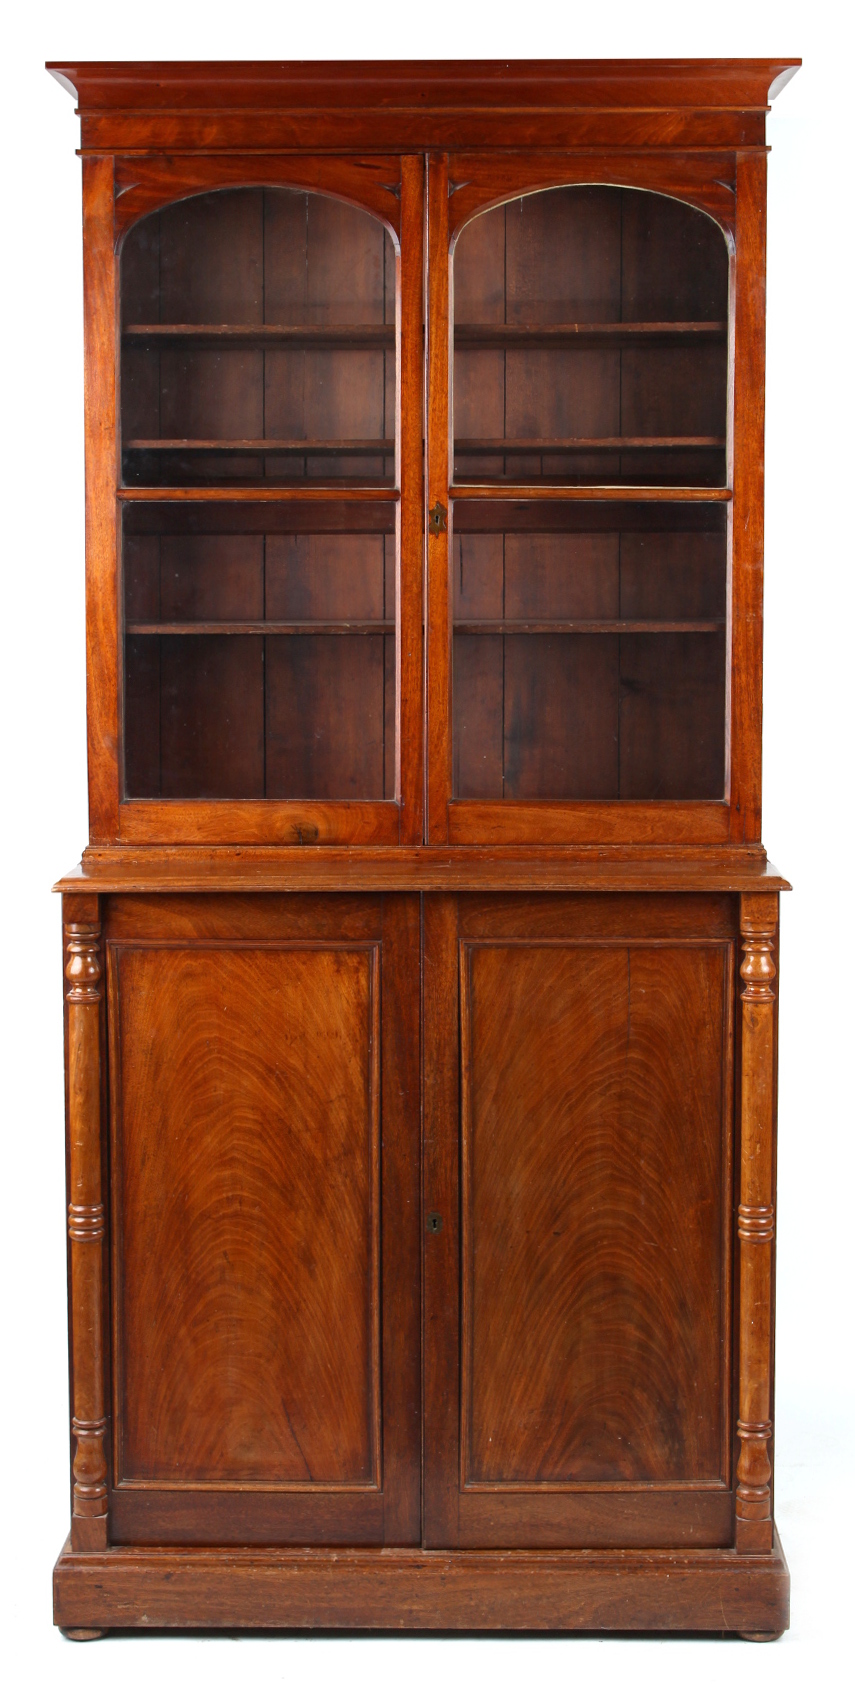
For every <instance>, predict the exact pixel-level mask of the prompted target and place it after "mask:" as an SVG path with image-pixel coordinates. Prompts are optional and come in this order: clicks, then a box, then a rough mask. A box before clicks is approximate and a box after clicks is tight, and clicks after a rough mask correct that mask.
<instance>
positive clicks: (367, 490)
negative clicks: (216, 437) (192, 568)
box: [116, 477, 401, 505]
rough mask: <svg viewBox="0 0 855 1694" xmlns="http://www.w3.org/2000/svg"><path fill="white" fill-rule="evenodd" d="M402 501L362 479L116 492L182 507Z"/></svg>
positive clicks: (384, 486)
mask: <svg viewBox="0 0 855 1694" xmlns="http://www.w3.org/2000/svg"><path fill="white" fill-rule="evenodd" d="M400 498H401V491H400V489H399V488H395V487H394V485H393V484H392V483H391V482H388V481H380V479H379V478H378V479H377V481H376V482H366V481H365V480H362V481H360V482H358V483H357V482H348V481H346V480H345V479H342V480H341V481H337V480H334V479H333V478H332V477H329V478H327V480H326V481H325V482H314V481H313V482H303V481H297V480H296V479H295V480H294V482H291V483H275V482H274V483H269V484H266V483H262V484H259V483H250V482H247V483H240V482H236V483H233V484H231V485H230V486H228V487H225V486H224V485H223V484H222V483H215V484H214V485H213V486H212V487H210V488H204V487H200V486H198V485H196V486H193V487H187V486H183V487H181V488H178V487H175V486H172V485H170V484H164V485H163V487H160V488H151V487H143V486H142V484H141V485H140V487H139V488H117V489H116V499H117V500H123V501H124V500H127V501H129V502H132V501H140V502H142V503H147V502H149V501H154V502H170V501H171V502H174V503H175V504H177V505H181V504H183V503H184V502H186V501H188V500H198V501H200V502H201V501H205V502H208V501H212V500H214V501H216V500H223V501H226V502H228V501H231V502H232V503H233V504H235V503H240V501H242V500H243V501H268V500H269V501H276V500H283V501H286V500H342V501H346V500H388V501H389V502H390V503H392V504H397V503H398V502H399V501H400Z"/></svg>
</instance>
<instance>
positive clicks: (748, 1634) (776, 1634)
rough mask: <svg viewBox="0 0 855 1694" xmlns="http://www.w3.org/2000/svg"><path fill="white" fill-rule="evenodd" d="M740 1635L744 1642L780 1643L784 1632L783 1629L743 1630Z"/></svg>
mask: <svg viewBox="0 0 855 1694" xmlns="http://www.w3.org/2000/svg"><path fill="white" fill-rule="evenodd" d="M739 1633H740V1635H741V1637H742V1640H743V1641H780V1639H781V1636H782V1635H783V1633H784V1631H783V1630H782V1629H769V1630H764V1629H741V1630H740V1631H739Z"/></svg>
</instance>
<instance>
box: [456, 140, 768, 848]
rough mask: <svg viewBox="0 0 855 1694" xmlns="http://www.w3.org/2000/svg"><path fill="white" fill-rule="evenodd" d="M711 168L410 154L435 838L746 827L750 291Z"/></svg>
mask: <svg viewBox="0 0 855 1694" xmlns="http://www.w3.org/2000/svg"><path fill="white" fill-rule="evenodd" d="M710 172H711V174H710V180H709V181H706V180H704V178H703V173H702V172H701V171H697V172H696V173H695V175H694V177H691V178H690V175H688V174H687V173H686V169H685V167H681V166H679V165H675V164H674V163H673V162H671V163H664V162H661V161H660V162H658V163H657V162H656V161H652V162H650V161H648V162H642V161H640V160H627V159H621V158H620V157H619V156H615V157H611V158H608V157H600V158H597V159H596V160H594V159H585V158H579V157H576V158H570V157H564V158H561V157H559V156H555V157H553V158H548V157H547V158H544V159H541V160H538V161H535V160H532V159H526V160H520V159H518V160H514V159H510V160H501V161H495V160H490V159H487V158H486V157H483V156H478V155H461V156H455V155H451V156H450V157H447V158H444V157H441V156H431V158H430V159H429V168H428V200H429V224H428V231H429V234H428V240H429V273H428V274H429V408H428V419H429V429H428V444H429V454H428V484H429V487H428V507H429V514H430V516H429V534H428V553H429V569H428V594H429V652H428V717H429V735H428V743H427V746H428V753H427V759H428V781H427V793H428V826H427V828H428V834H427V839H428V840H430V841H431V842H434V843H437V844H439V843H444V842H448V843H451V844H459V845H467V844H468V845H473V844H483V845H489V844H494V845H499V844H502V843H531V844H534V845H537V844H540V843H544V842H551V843H567V844H573V843H593V844H598V845H599V844H608V843H632V842H635V843H640V842H648V843H655V842H662V843H668V844H674V843H678V842H679V843H683V844H691V843H696V844H700V843H706V844H713V843H715V842H725V841H727V840H729V839H732V840H744V839H759V834H758V835H754V834H753V832H754V830H755V829H756V828H758V827H759V826H758V825H757V822H756V819H755V817H754V814H753V810H752V808H753V807H754V805H755V802H756V780H757V758H758V750H759V720H758V719H757V718H756V715H755V714H754V709H753V706H752V705H751V704H750V703H748V702H746V699H745V695H744V688H743V680H742V679H743V677H744V676H745V675H747V674H749V672H750V669H751V666H750V663H749V654H748V649H747V648H746V647H745V642H746V640H748V639H749V637H748V636H747V634H746V629H747V626H748V625H749V623H750V619H748V618H745V617H743V616H742V615H741V611H740V608H741V607H742V605H743V604H748V603H749V601H750V596H751V592H752V589H751V583H750V570H749V569H748V562H747V560H745V559H744V558H743V543H742V540H741V538H740V537H741V531H740V528H739V525H740V523H744V525H745V528H746V530H747V527H748V519H747V516H746V515H745V512H744V508H743V507H742V506H741V505H740V502H741V501H742V499H743V493H742V489H743V483H744V478H743V477H742V476H741V472H742V470H743V469H744V466H743V465H742V461H741V458H740V442H741V440H742V434H741V433H740V432H741V430H742V427H743V422H744V416H745V415H746V414H747V412H748V411H750V407H751V403H752V402H751V397H750V393H749V391H748V389H747V387H740V386H739V385H737V388H736V389H734V387H733V384H732V382H731V380H730V377H729V371H730V362H729V361H730V357H731V352H730V349H731V344H732V341H733V336H732V334H731V324H732V327H733V331H734V333H735V338H736V340H735V345H736V358H737V362H738V361H739V359H740V348H741V345H742V337H743V336H744V335H750V334H751V333H753V332H752V331H751V326H750V324H749V323H747V322H745V321H744V319H743V316H741V315H740V314H746V313H749V312H750V309H751V308H750V300H751V298H753V296H752V293H751V289H750V288H749V289H747V290H743V291H742V293H740V292H739V287H738V276H739V263H740V257H739V255H740V245H739V229H738V218H737V220H736V223H734V216H733V205H734V195H735V193H736V182H735V178H733V180H731V177H727V178H724V179H722V180H721V181H719V180H715V181H714V180H713V176H716V177H718V176H720V175H721V173H720V172H718V171H716V172H713V171H712V167H710ZM731 176H732V173H731ZM746 216H747V217H748V218H749V221H750V206H749V208H748V211H747V213H746ZM748 263H749V265H750V264H751V263H753V257H752V254H751V253H750V252H749V255H748ZM734 278H736V279H737V280H736V283H735V284H734ZM734 303H735V304H734ZM734 313H735V316H734ZM734 395H735V398H734ZM731 513H732V518H731ZM755 565H756V561H754V562H753V564H752V568H754V566H755ZM749 813H751V816H750V819H749Z"/></svg>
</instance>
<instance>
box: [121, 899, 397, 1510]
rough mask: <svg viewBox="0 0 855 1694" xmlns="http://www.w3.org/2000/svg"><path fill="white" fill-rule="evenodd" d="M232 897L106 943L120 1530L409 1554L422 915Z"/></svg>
mask: <svg viewBox="0 0 855 1694" xmlns="http://www.w3.org/2000/svg"><path fill="white" fill-rule="evenodd" d="M162 904H165V903H162ZM217 904H218V903H217V902H214V903H213V905H214V908H215V915H216V906H217ZM228 904H229V903H227V902H219V905H220V907H221V913H220V917H221V924H220V931H221V932H220V933H216V929H217V925H216V923H214V924H209V925H208V926H207V927H208V928H209V930H213V931H214V932H213V933H208V934H202V935H200V934H199V933H198V925H196V924H195V923H191V924H189V925H188V924H187V921H186V918H184V919H183V933H182V914H181V913H179V922H178V926H177V929H178V932H177V933H175V926H173V933H172V934H171V935H164V927H166V929H167V930H168V928H169V921H168V918H167V916H166V914H165V913H164V914H163V920H164V921H163V923H162V926H161V933H160V935H159V936H152V933H151V929H152V923H151V917H152V911H151V907H150V906H148V907H144V906H143V905H142V903H140V909H139V912H138V914H137V915H136V920H137V921H136V922H135V914H134V911H133V906H134V903H133V902H127V903H125V906H126V908H130V910H128V909H125V910H124V911H123V913H122V914H121V924H120V927H121V926H122V925H123V926H124V927H125V929H128V928H129V929H130V931H131V932H132V931H133V930H134V929H136V930H137V932H138V933H137V934H136V935H134V934H133V933H127V934H122V935H116V936H114V937H113V938H111V943H110V947H109V952H108V980H109V991H110V1026H111V1031H110V1032H111V1071H112V1079H113V1113H112V1116H113V1124H112V1147H113V1227H114V1236H115V1239H116V1244H117V1249H118V1251H117V1255H116V1274H115V1279H114V1379H115V1380H114V1423H115V1432H114V1486H113V1494H112V1501H111V1511H112V1520H113V1535H114V1539H118V1540H123V1539H126V1540H130V1539H133V1540H136V1539H143V1540H145V1539H148V1540H153V1539H164V1538H165V1539H172V1540H187V1541H204V1540H211V1539H216V1540H219V1541H239V1542H241V1541H243V1542H245V1541H268V1542H269V1541H272V1542H276V1541H282V1542H288V1541H293V1540H299V1541H306V1540H309V1541H320V1542H323V1541H342V1540H362V1541H368V1542H372V1541H373V1542H375V1543H382V1542H383V1541H386V1540H393V1541H395V1540H398V1541H400V1540H405V1541H406V1540H417V1539H418V1442H417V1436H418V1421H417V1420H418V1387H417V1373H418V1271H417V1257H416V1254H417V1214H418V1206H417V1196H418V1185H417V1140H416V1137H417V1133H418V1119H417V1115H416V1113H417V1095H416V1094H415V1092H412V1093H410V1094H409V1097H408V1089H407V1087H406V1086H405V1087H403V1088H401V1087H400V1086H398V1087H397V1088H396V1087H395V1075H396V1072H400V1071H401V1068H402V1067H403V1068H404V1070H406V1067H407V1066H408V1065H409V1066H410V1068H412V1060H411V1057H410V1055H409V1054H408V1051H407V1049H408V1048H409V1046H410V1044H411V1043H412V1041H413V1036H414V1035H415V1045H416V1055H417V1051H418V1047H417V1021H416V1020H417V1016H418V999H417V983H418V974H417V972H418V955H417V951H416V948H417V935H418V919H417V902H415V901H413V900H409V901H407V900H406V899H404V900H402V899H401V898H398V899H397V900H393V901H392V902H391V909H390V908H389V903H387V911H386V912H385V914H384V913H383V912H382V909H381V905H380V902H378V901H373V902H362V906H363V908H364V911H363V912H362V913H361V914H360V911H359V903H358V902H357V903H356V912H355V914H354V911H353V910H352V908H353V906H354V903H353V902H347V903H346V904H347V907H348V913H344V912H343V913H342V915H343V916H348V915H349V916H350V918H351V923H350V924H349V925H345V926H344V927H345V933H344V935H342V934H341V933H339V934H338V935H336V934H335V924H334V917H335V908H336V902H335V901H334V900H333V901H327V902H323V903H319V902H317V901H310V902H308V904H309V905H310V906H312V905H314V906H315V907H316V908H318V907H319V906H321V907H323V908H324V909H323V910H322V911H321V912H320V913H319V915H320V916H323V917H325V918H326V920H327V921H326V923H324V924H322V925H320V929H321V933H318V932H317V930H318V926H317V925H316V926H313V925H312V924H311V923H309V925H308V926H307V925H306V923H305V921H303V923H296V924H295V923H294V922H290V923H289V922H288V919H289V917H291V916H292V913H291V912H289V911H288V909H287V906H286V909H285V912H284V921H283V911H282V907H281V903H277V904H275V906H274V907H273V908H272V909H270V910H269V918H270V924H269V931H272V933H270V932H268V934H267V935H265V934H264V933H263V925H262V924H259V923H258V922H257V921H256V923H255V924H253V925H247V924H246V923H245V922H244V923H241V921H240V918H241V913H240V912H237V911H236V912H235V914H234V916H233V919H232V922H231V924H230V925H229V923H228V922H227V921H226V924H225V928H226V930H228V928H229V927H231V929H232V930H233V931H235V930H237V931H238V932H239V933H237V934H236V933H232V934H228V933H224V932H223V929H222V920H223V919H224V918H227V913H226V911H225V910H224V909H223V908H225V907H227V905H228ZM292 904H293V903H292ZM255 905H256V907H257V908H259V907H260V909H261V913H262V914H263V913H264V910H265V905H266V902H265V901H264V900H260V901H257V902H256V903H255ZM354 915H355V916H356V917H357V919H358V918H359V916H360V915H361V916H362V918H363V922H362V924H361V925H360V924H359V922H357V923H356V924H355V925H354V924H353V922H352V919H353V917H354ZM372 915H373V916H375V917H378V918H379V923H374V924H373V925H372V923H371V921H370V920H371V917H372ZM154 916H155V922H156V917H157V912H156V910H155V913H154ZM303 916H304V919H305V914H303ZM330 918H332V920H333V921H332V924H331V923H330V921H329V920H330ZM384 918H385V922H384ZM366 920H368V921H366ZM204 927H205V926H204V924H203V928H204ZM307 927H308V934H307V933H306V929H307ZM313 927H314V928H315V933H314V934H312V929H313ZM348 928H350V930H351V933H349V934H348V933H347V930H348ZM354 928H355V930H356V933H352V931H353V929H354ZM360 928H361V929H362V931H363V933H362V934H360V933H359V930H360ZM372 928H373V929H374V933H373V934H372V933H371V931H372ZM324 929H326V930H327V933H326V934H324V933H323V930H324ZM247 930H249V933H247ZM253 930H255V933H253ZM259 930H261V931H262V933H258V931H259ZM289 930H290V931H291V933H290V934H289V933H288V932H289ZM300 930H302V931H303V933H299V931H300ZM277 931H278V933H277ZM295 931H296V933H295ZM408 966H409V968H410V969H411V971H412V981H413V982H414V983H415V984H416V995H415V997H414V998H413V1000H412V1003H411V1004H410V1005H407V1006H405V1005H404V1004H403V1003H402V998H401V996H402V993H403V990H404V986H405V976H404V975H402V974H399V973H401V971H402V967H403V970H404V972H406V970H407V967H408ZM386 967H388V968H386ZM381 976H384V977H385V978H386V982H385V989H386V992H385V995H384V996H383V1006H384V1010H383V1012H382V1013H381ZM409 1026H412V1027H409ZM387 1047H388V1054H387V1051H386V1049H387ZM387 1057H388V1064H389V1068H390V1072H391V1075H390V1079H389V1082H390V1084H391V1087H390V1086H386V1087H385V1088H384V1077H383V1069H384V1064H385V1063H386V1060H387ZM416 1063H417V1058H416ZM400 1081H403V1082H404V1083H406V1081H407V1078H406V1076H402V1077H400V1078H399V1082H400ZM409 1082H410V1084H411V1086H412V1089H413V1090H415V1088H416V1087H417V1078H416V1079H415V1080H414V1079H413V1078H412V1077H410V1078H409ZM396 1094H397V1096H398V1097H397V1099H396V1098H395V1096H396ZM384 1095H385V1100H384ZM384 1104H385V1105H386V1106H387V1108H388V1110H387V1111H386V1112H385V1113H384ZM381 1135H382V1137H383V1144H384V1150H383V1153H382V1154H381ZM381 1216H382V1217H383V1218H384V1219H385V1227H386V1230H387V1232H388V1237H389V1241H390V1246H389V1249H388V1251H387V1256H386V1260H385V1262H381ZM408 1241H409V1243H410V1247H411V1259H412V1262H411V1263H407V1260H406V1255H407V1242H408ZM407 1276H408V1277H409V1279H410V1281H409V1283H407V1282H403V1281H402V1279H403V1278H405V1277H407ZM386 1305H388V1308H389V1310H388V1315H387V1314H386V1312H385V1310H384V1307H385V1306H386ZM384 1319H387V1321H386V1329H385V1335H384ZM384 1360H385V1367H384V1363H383V1361H384ZM384 1368H385V1373H386V1381H384ZM393 1375H394V1377H395V1382H394V1383H393V1382H392V1381H391V1380H390V1379H391V1378H392V1376H393ZM387 1386H388V1388H389V1393H388V1394H385V1389H386V1387H387ZM402 1386H403V1387H405V1389H406V1393H407V1394H408V1396H409V1401H408V1404H407V1405H406V1406H405V1407H403V1408H402V1405H401V1388H402ZM384 1395H385V1402H386V1403H385V1406H384Z"/></svg>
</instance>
